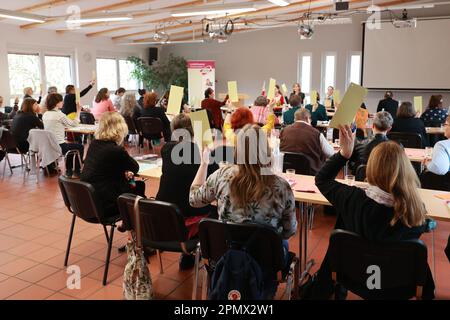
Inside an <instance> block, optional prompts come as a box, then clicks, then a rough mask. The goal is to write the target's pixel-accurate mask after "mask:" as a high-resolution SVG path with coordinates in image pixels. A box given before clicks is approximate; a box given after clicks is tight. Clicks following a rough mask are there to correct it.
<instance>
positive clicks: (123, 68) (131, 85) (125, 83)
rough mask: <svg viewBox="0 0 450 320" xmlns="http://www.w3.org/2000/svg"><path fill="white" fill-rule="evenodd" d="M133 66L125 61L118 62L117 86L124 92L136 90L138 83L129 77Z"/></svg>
mask: <svg viewBox="0 0 450 320" xmlns="http://www.w3.org/2000/svg"><path fill="white" fill-rule="evenodd" d="M133 69H134V66H133V64H132V63H131V62H129V61H127V60H119V84H120V86H121V87H122V88H125V89H126V90H138V89H139V83H138V81H137V80H135V79H133V78H132V77H131V73H132V71H133Z"/></svg>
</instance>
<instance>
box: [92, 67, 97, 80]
mask: <svg viewBox="0 0 450 320" xmlns="http://www.w3.org/2000/svg"><path fill="white" fill-rule="evenodd" d="M95 80H97V71H95V70H92V81H95Z"/></svg>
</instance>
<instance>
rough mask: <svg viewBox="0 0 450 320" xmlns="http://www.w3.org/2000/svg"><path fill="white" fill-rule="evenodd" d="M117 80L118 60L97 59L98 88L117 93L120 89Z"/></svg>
mask: <svg viewBox="0 0 450 320" xmlns="http://www.w3.org/2000/svg"><path fill="white" fill-rule="evenodd" d="M117 80H118V79H117V60H116V59H97V88H98V89H101V88H108V89H109V91H115V90H116V89H117V88H118V86H117V84H118V81H117Z"/></svg>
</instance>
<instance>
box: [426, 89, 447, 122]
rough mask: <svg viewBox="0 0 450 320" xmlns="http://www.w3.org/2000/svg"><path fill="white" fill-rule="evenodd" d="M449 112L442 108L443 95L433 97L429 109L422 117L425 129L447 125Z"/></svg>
mask: <svg viewBox="0 0 450 320" xmlns="http://www.w3.org/2000/svg"><path fill="white" fill-rule="evenodd" d="M447 116H448V111H447V110H445V109H444V108H443V107H442V95H433V96H431V98H430V102H429V103H428V108H427V109H426V110H425V112H424V113H422V115H421V116H420V119H422V120H423V123H424V124H425V127H440V126H441V125H442V124H444V123H445V120H446V118H447Z"/></svg>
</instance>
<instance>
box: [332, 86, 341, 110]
mask: <svg viewBox="0 0 450 320" xmlns="http://www.w3.org/2000/svg"><path fill="white" fill-rule="evenodd" d="M333 101H334V105H335V106H336V105H337V104H339V103H341V92H340V91H339V90H334V92H333Z"/></svg>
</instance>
